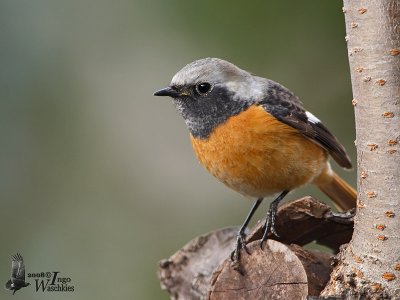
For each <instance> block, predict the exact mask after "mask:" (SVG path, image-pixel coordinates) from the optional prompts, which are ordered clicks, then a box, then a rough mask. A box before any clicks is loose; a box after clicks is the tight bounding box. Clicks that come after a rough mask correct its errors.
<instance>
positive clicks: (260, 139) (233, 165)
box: [154, 58, 357, 262]
mask: <svg viewBox="0 0 400 300" xmlns="http://www.w3.org/2000/svg"><path fill="white" fill-rule="evenodd" d="M154 95H155V96H170V97H172V99H173V102H174V103H175V105H176V107H177V108H178V111H179V112H180V114H181V115H182V116H183V118H184V120H185V122H186V125H187V127H188V129H189V131H190V138H191V141H192V145H193V149H194V152H195V153H196V155H197V157H198V159H199V161H200V163H201V164H202V165H203V166H204V167H205V168H206V169H207V170H208V171H209V172H210V173H211V174H212V175H214V176H215V177H216V178H217V179H219V180H220V181H222V182H223V183H224V184H225V185H227V186H228V187H230V188H231V189H233V190H235V191H237V192H239V193H240V194H242V195H244V196H246V197H248V198H252V199H256V200H255V203H254V205H253V207H252V209H251V210H250V212H249V214H248V216H247V217H246V219H245V221H244V223H243V225H242V227H241V229H240V230H239V232H238V238H237V243H236V248H235V251H234V252H233V255H232V259H234V260H235V261H237V262H238V261H239V260H240V250H241V249H246V246H245V229H246V226H247V225H248V223H249V221H250V219H251V217H252V216H253V214H254V212H255V211H256V209H257V207H258V206H259V205H260V203H261V201H262V200H263V198H264V197H266V196H271V195H274V194H278V193H279V196H278V197H277V198H276V199H275V200H274V201H273V202H272V203H271V204H270V207H269V211H268V214H267V218H266V222H265V225H264V235H263V238H262V240H261V244H260V245H261V247H262V245H263V242H264V241H265V240H266V237H267V234H268V232H269V231H271V232H272V233H273V234H275V235H277V233H276V231H275V228H274V223H275V216H276V211H277V207H278V204H279V202H280V201H281V200H282V199H283V198H284V197H285V196H286V194H288V193H289V192H290V191H292V190H294V189H295V188H298V187H300V186H302V185H304V184H307V183H313V184H315V185H316V186H317V187H318V188H319V189H320V190H321V191H323V192H324V193H325V194H327V195H328V196H329V197H330V198H331V199H332V200H333V201H334V202H335V204H336V205H337V207H338V208H339V209H341V210H347V209H351V208H353V207H355V204H356V198H357V193H356V191H355V190H354V189H353V188H352V187H351V186H350V185H348V184H347V183H346V182H345V181H344V180H342V179H341V178H340V177H339V176H338V175H337V174H336V173H335V172H334V171H332V169H331V167H330V164H329V162H328V156H329V155H330V156H331V157H332V158H333V159H334V160H335V161H336V162H337V163H338V164H339V165H340V166H341V167H343V168H346V169H350V168H351V162H350V159H349V157H348V155H347V154H346V151H345V149H344V147H343V146H342V145H341V144H340V143H339V141H338V140H337V139H336V138H335V136H334V135H332V133H330V132H329V130H328V129H327V128H326V127H325V126H324V125H323V124H322V123H321V121H320V120H319V119H318V118H316V117H315V116H314V115H313V114H312V113H310V112H308V111H306V110H305V109H304V107H303V104H302V103H301V102H300V100H299V99H298V98H297V97H296V96H295V95H294V94H293V93H292V92H291V91H289V90H288V89H287V88H285V87H284V86H282V85H280V84H279V83H276V82H274V81H272V80H269V79H266V78H262V77H258V76H255V75H252V74H250V73H249V72H247V71H244V70H242V69H240V68H238V67H237V66H235V65H233V64H231V63H229V62H227V61H224V60H221V59H218V58H205V59H200V60H197V61H194V62H192V63H190V64H188V65H186V66H185V67H184V68H183V69H181V70H180V71H179V72H178V73H176V74H175V76H174V77H173V78H172V81H171V84H170V85H169V86H168V87H166V88H164V89H161V90H159V91H157V92H155V93H154Z"/></svg>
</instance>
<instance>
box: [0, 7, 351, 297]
mask: <svg viewBox="0 0 400 300" xmlns="http://www.w3.org/2000/svg"><path fill="white" fill-rule="evenodd" d="M341 7H342V3H341V1H338V0H337V1H320V0H312V1H311V0H310V1H302V2H299V1H289V0H285V1H283V0H269V1H252V2H251V3H250V2H248V3H247V4H244V2H243V1H211V0H207V1H201V2H199V1H178V0H176V1H161V0H150V1H144V0H130V1H124V0H119V1H94V0H79V1H78V0H74V1H54V0H47V1H44V0H36V1H31V0H2V1H1V2H0V41H1V42H0V101H1V109H0V134H1V139H0V142H1V147H0V166H1V168H0V193H1V210H0V222H1V224H0V225H1V226H0V232H1V234H0V245H1V247H0V270H1V273H0V281H1V282H0V283H1V284H3V282H4V283H5V282H6V280H7V279H8V276H9V273H10V267H11V265H10V255H11V254H12V253H15V252H21V253H22V255H23V256H24V258H25V262H26V265H27V272H41V271H61V275H62V276H68V277H71V279H72V283H73V284H74V285H75V292H73V293H44V294H43V293H41V292H38V293H36V292H35V291H34V288H33V287H32V286H31V287H28V288H26V289H23V290H21V291H18V292H17V293H16V294H15V296H13V297H12V296H11V293H10V292H9V291H6V290H3V289H1V290H0V299H112V298H114V299H168V296H167V294H166V293H165V292H163V291H161V290H160V287H159V283H158V280H157V278H156V269H157V264H158V261H159V260H160V259H162V258H166V257H169V256H170V255H171V254H173V253H174V252H175V250H177V249H178V248H180V247H181V246H182V245H183V244H185V243H186V242H187V241H189V240H190V239H192V238H193V237H195V236H197V235H199V234H202V233H205V232H208V231H210V230H213V229H216V228H220V227H224V226H228V225H238V224H240V223H241V222H242V221H243V219H244V216H245V215H246V213H247V212H248V210H249V209H250V206H251V203H250V202H249V201H247V200H243V199H242V197H241V196H240V195H238V194H236V193H235V192H233V191H230V190H228V189H227V188H226V187H224V186H223V185H222V184H220V183H219V182H217V181H216V180H215V179H214V178H212V177H211V176H210V175H209V174H207V173H206V171H205V170H203V169H202V168H201V167H200V166H199V165H198V163H197V161H196V159H195V157H194V154H193V153H192V150H191V146H190V143H189V139H188V133H187V130H186V128H185V124H184V122H183V120H182V119H181V117H180V116H179V115H178V113H177V112H176V111H175V108H174V107H173V105H172V103H171V101H169V100H167V99H160V98H156V97H153V96H152V93H153V92H154V91H155V90H156V89H158V88H161V87H164V86H165V85H167V84H168V83H169V81H170V79H171V78H172V75H173V74H174V73H175V72H176V71H178V70H179V69H180V68H181V67H183V66H184V65H185V64H187V63H189V62H191V61H193V60H195V59H199V58H203V57H208V56H211V57H220V58H224V59H227V60H229V61H231V62H233V63H235V64H237V65H238V66H240V67H242V68H244V69H246V70H249V71H251V72H253V73H255V74H257V75H260V76H265V77H268V78H271V79H274V80H276V81H278V82H280V83H282V84H284V85H285V86H287V87H289V88H290V89H291V90H292V91H294V92H295V93H296V94H297V95H298V96H299V97H300V98H301V99H302V101H303V102H304V103H305V105H306V107H307V108H308V109H309V110H310V111H312V112H313V113H314V114H315V115H317V116H318V117H319V118H320V119H321V120H323V121H324V123H325V124H326V125H327V126H328V127H329V128H330V129H331V130H332V131H333V132H334V133H335V134H336V135H337V136H338V137H339V139H340V140H341V141H342V143H343V144H344V145H345V146H346V147H347V150H348V151H349V153H350V155H351V157H352V159H353V161H355V151H354V146H353V140H354V124H353V122H354V120H353V110H352V106H351V86H350V77H349V71H348V61H347V51H346V44H345V40H344V36H345V32H344V20H343V14H342V12H341ZM333 165H334V168H335V169H336V170H337V169H338V168H337V166H336V165H335V164H333ZM339 173H340V174H342V175H343V176H344V177H345V178H346V179H347V180H349V181H350V182H351V183H352V184H355V180H354V172H353V173H352V172H342V171H341V170H339ZM306 194H312V195H315V196H318V197H319V199H321V200H326V197H325V196H322V195H321V194H320V193H319V192H318V191H317V190H316V189H315V188H304V189H300V190H299V191H297V192H296V193H293V194H291V195H290V196H289V197H288V199H294V198H296V197H299V196H303V195H306ZM265 211H266V204H265V203H264V205H263V206H262V209H260V210H259V212H258V214H257V216H256V218H261V217H262V216H263V215H264V213H265ZM30 282H31V283H32V284H34V281H33V280H30Z"/></svg>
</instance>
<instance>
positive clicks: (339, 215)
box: [325, 208, 356, 224]
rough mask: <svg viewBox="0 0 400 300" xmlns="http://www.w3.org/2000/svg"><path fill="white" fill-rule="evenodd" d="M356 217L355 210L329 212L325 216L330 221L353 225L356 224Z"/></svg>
mask: <svg viewBox="0 0 400 300" xmlns="http://www.w3.org/2000/svg"><path fill="white" fill-rule="evenodd" d="M355 215H356V209H355V208H352V209H349V210H348V211H344V212H333V211H329V212H327V213H326V214H325V216H326V218H327V219H328V220H330V221H333V222H336V223H341V224H352V223H353V222H354V216H355Z"/></svg>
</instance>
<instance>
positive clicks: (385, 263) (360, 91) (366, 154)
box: [322, 0, 400, 299]
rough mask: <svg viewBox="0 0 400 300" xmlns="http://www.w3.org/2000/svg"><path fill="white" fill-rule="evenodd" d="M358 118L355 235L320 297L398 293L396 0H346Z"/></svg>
mask: <svg viewBox="0 0 400 300" xmlns="http://www.w3.org/2000/svg"><path fill="white" fill-rule="evenodd" d="M343 12H344V15H345V21H346V33H347V36H346V41H347V43H348V57H349V62H350V71H351V80H352V88H353V97H354V99H353V101H352V104H353V106H354V109H355V117H356V146H357V157H358V159H357V167H358V171H357V172H358V203H357V214H356V217H355V228H354V234H353V237H352V240H351V242H350V243H349V245H348V246H347V247H346V248H345V249H343V251H342V252H341V253H340V255H339V261H340V263H339V265H338V266H337V267H336V268H335V269H334V272H333V274H332V275H331V280H330V282H329V284H328V285H327V287H326V288H325V290H324V292H323V293H322V295H323V296H335V297H339V298H340V299H374V298H376V299H400V149H399V142H400V1H399V0H382V1H381V0H363V1H361V0H344V7H343Z"/></svg>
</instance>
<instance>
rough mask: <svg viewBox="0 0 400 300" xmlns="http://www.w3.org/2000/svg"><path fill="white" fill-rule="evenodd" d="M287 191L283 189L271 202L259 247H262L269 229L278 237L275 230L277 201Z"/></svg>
mask: <svg viewBox="0 0 400 300" xmlns="http://www.w3.org/2000/svg"><path fill="white" fill-rule="evenodd" d="M288 193H289V191H283V192H282V193H281V194H280V195H279V196H278V197H277V198H276V199H275V200H274V201H272V202H271V204H270V206H269V209H268V213H267V218H266V219H265V223H264V226H263V232H264V234H263V237H262V238H261V241H260V247H261V249H263V245H264V242H265V240H266V239H267V235H268V233H269V232H270V231H271V232H272V233H273V234H274V235H275V236H277V237H279V235H278V234H277V232H276V230H275V217H276V212H277V210H278V205H279V202H281V201H282V200H283V198H285V196H286V195H287V194H288Z"/></svg>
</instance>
